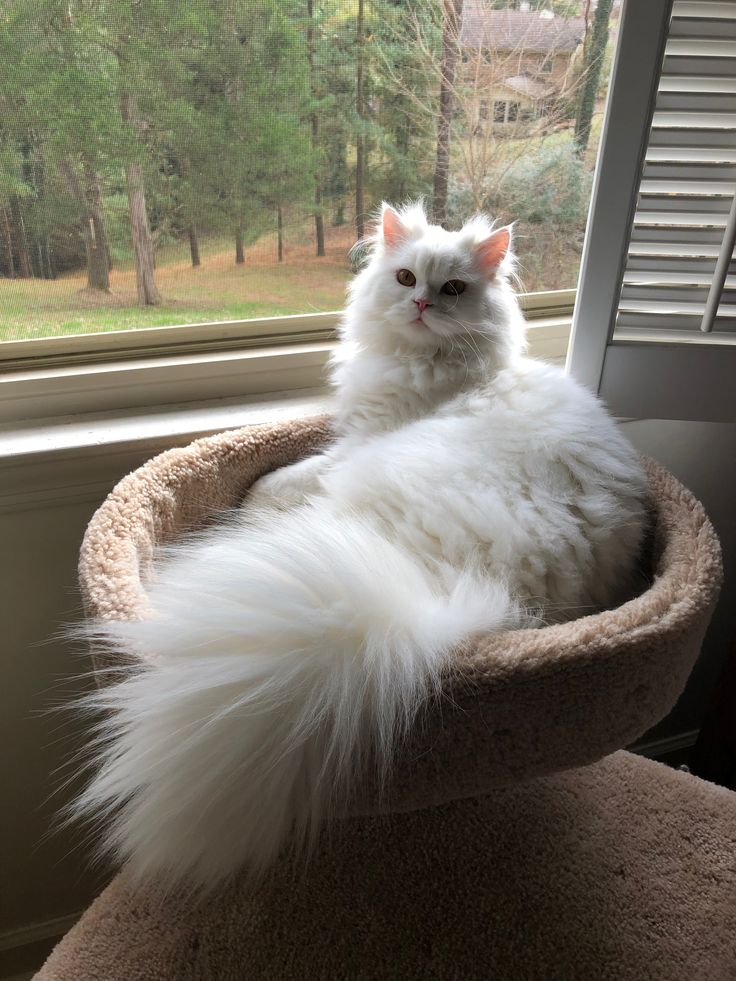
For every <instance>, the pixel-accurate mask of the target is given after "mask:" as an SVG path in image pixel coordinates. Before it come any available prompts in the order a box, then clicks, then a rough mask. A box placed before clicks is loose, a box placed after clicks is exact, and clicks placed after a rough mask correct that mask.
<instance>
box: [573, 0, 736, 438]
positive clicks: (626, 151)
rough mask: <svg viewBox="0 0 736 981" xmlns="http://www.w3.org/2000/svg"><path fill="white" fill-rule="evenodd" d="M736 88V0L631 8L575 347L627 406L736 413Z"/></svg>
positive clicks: (683, 414)
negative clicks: (653, 54)
mask: <svg viewBox="0 0 736 981" xmlns="http://www.w3.org/2000/svg"><path fill="white" fill-rule="evenodd" d="M642 46H643V47H644V49H646V50H650V51H656V50H660V51H661V52H662V57H661V58H660V59H657V60H654V61H651V60H650V61H645V60H643V59H642V58H641V50H642ZM642 92H653V93H655V94H654V96H653V97H652V98H651V99H649V100H642V98H641V93H642ZM734 94H736V8H735V7H734V5H733V4H725V3H712V2H708V0H690V2H683V0H675V3H674V4H673V5H672V10H671V14H670V9H669V4H668V3H666V2H665V0H652V2H651V3H650V4H647V5H632V7H630V8H629V9H628V11H627V14H626V17H625V19H624V27H623V34H622V38H621V44H620V48H619V53H618V59H617V65H616V69H615V74H614V80H613V88H612V95H611V102H610V109H609V113H608V116H607V120H606V125H605V136H604V145H603V152H602V155H601V160H600V165H599V172H598V177H597V188H598V191H597V194H596V197H595V199H594V203H593V216H592V225H591V228H590V232H589V237H588V243H587V247H586V255H585V258H584V265H583V274H582V277H581V287H580V296H579V303H578V307H577V310H576V319H575V324H574V340H573V345H572V350H571V354H570V365H571V368H572V370H573V371H574V372H575V374H576V375H578V377H580V378H581V379H582V380H584V381H586V382H587V383H588V384H589V385H590V386H591V387H593V388H594V389H596V390H599V391H601V393H602V394H603V396H604V397H605V398H606V400H607V402H608V403H609V405H610V407H611V408H612V409H613V410H614V411H616V412H617V413H619V414H621V415H630V416H637V417H645V418H647V417H648V418H673V419H677V418H681V419H683V418H684V419H691V420H706V421H732V420H733V418H734V416H735V413H736V403H735V402H734V397H733V391H734V388H733V379H734V377H736V281H735V280H734V277H733V272H732V270H733V254H734V243H735V242H736V195H735V194H734V191H735V190H736V114H734V112H733V105H734ZM607 147H611V148H612V147H615V148H616V152H615V154H614V153H613V152H611V153H610V154H609V153H608V152H607V149H606V148H607Z"/></svg>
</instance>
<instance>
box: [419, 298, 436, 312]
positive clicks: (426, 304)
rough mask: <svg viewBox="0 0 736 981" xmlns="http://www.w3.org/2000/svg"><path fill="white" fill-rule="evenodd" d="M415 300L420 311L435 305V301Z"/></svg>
mask: <svg viewBox="0 0 736 981" xmlns="http://www.w3.org/2000/svg"><path fill="white" fill-rule="evenodd" d="M414 302H415V303H416V305H417V306H418V307H419V312H420V313H424V311H425V310H426V308H427V307H431V306H434V304H433V303H429V302H428V301H427V300H414Z"/></svg>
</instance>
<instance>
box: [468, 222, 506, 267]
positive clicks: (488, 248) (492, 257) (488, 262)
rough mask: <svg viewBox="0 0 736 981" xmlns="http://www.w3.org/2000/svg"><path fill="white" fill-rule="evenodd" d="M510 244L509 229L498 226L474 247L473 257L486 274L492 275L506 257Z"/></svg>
mask: <svg viewBox="0 0 736 981" xmlns="http://www.w3.org/2000/svg"><path fill="white" fill-rule="evenodd" d="M510 245H511V229H510V228H508V227H506V228H499V229H498V230H497V231H495V232H493V233H492V234H491V235H489V236H488V238H484V239H483V241H482V242H479V243H478V245H476V247H475V258H476V260H477V262H478V265H479V266H480V267H481V269H482V270H483V272H485V273H486V275H487V276H492V275H493V274H494V273H495V272H496V270H497V269H498V267H499V266H500V265H501V263H502V262H503V260H504V259H505V258H506V256H507V254H508V251H509V246H510Z"/></svg>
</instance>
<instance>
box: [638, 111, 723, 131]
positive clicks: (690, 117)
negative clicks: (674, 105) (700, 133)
mask: <svg viewBox="0 0 736 981" xmlns="http://www.w3.org/2000/svg"><path fill="white" fill-rule="evenodd" d="M652 127H653V128H654V129H670V130H671V129H716V130H728V131H736V112H686V111H674V112H669V111H666V110H662V111H659V110H657V111H656V112H655V113H654V118H653V119H652Z"/></svg>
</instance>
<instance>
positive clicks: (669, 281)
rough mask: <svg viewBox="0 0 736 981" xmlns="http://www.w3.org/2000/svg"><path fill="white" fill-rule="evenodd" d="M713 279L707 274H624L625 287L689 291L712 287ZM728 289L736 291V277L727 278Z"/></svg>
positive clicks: (635, 272) (629, 272)
mask: <svg viewBox="0 0 736 981" xmlns="http://www.w3.org/2000/svg"><path fill="white" fill-rule="evenodd" d="M712 279H713V277H712V276H709V275H708V274H707V273H685V272H681V273H680V272H676V273H667V272H662V271H659V270H657V271H652V272H643V271H634V270H627V272H626V273H624V286H652V287H657V286H663V287H669V286H675V287H678V288H681V289H687V288H690V287H693V286H705V287H706V288H707V287H709V286H710V284H711V281H712ZM726 287H727V289H736V276H727V277H726Z"/></svg>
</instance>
